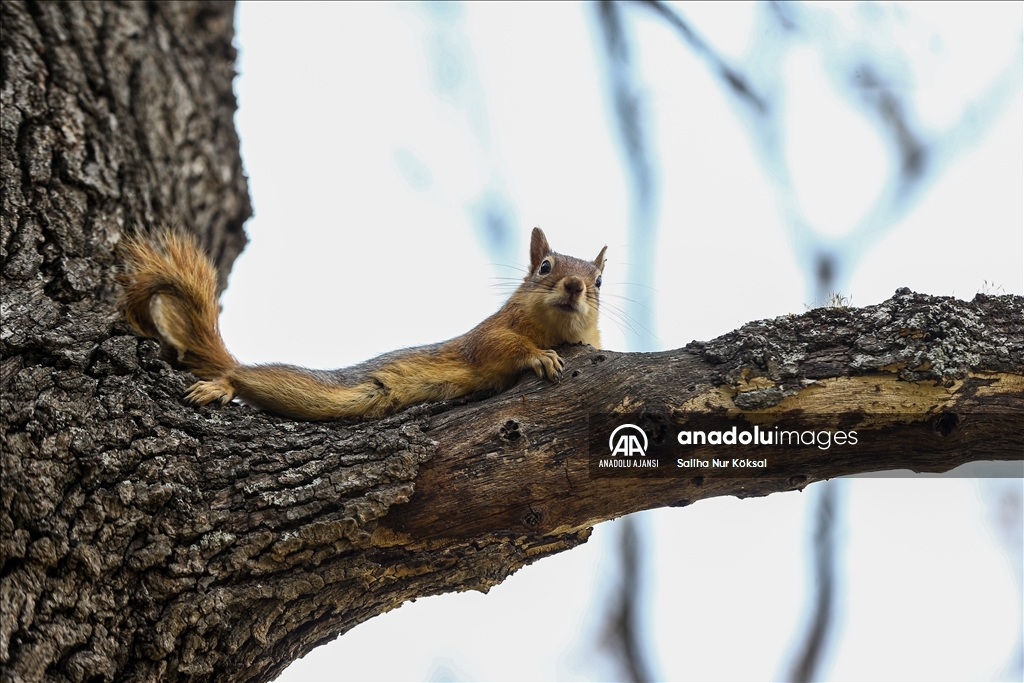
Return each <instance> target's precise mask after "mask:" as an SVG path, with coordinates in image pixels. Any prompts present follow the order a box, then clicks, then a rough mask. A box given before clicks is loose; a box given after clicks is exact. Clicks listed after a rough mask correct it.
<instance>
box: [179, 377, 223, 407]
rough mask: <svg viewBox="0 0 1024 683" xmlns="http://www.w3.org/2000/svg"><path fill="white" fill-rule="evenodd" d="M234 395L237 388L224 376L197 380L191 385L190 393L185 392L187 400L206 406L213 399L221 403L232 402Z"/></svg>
mask: <svg viewBox="0 0 1024 683" xmlns="http://www.w3.org/2000/svg"><path fill="white" fill-rule="evenodd" d="M234 397H235V388H234V387H233V386H231V382H229V381H228V380H226V379H224V378H220V379H214V380H210V381H208V382H196V383H195V384H193V385H192V386H191V387H189V389H188V393H187V394H185V400H186V401H188V402H189V403H194V404H195V405H197V406H205V405H206V404H207V403H212V402H213V401H220V403H221V404H225V403H231V399H233V398H234Z"/></svg>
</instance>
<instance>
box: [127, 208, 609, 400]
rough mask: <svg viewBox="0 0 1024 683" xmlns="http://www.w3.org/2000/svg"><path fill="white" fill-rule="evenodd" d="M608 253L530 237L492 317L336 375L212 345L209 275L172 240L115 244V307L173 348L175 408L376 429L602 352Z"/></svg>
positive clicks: (214, 325) (216, 335)
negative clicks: (567, 350)
mask: <svg viewBox="0 0 1024 683" xmlns="http://www.w3.org/2000/svg"><path fill="white" fill-rule="evenodd" d="M606 250H607V247H605V248H603V249H601V252H600V253H599V254H598V255H597V258H596V259H594V260H593V261H585V260H582V259H578V258H573V257H572V256H565V255H563V254H558V253H555V252H553V251H551V248H550V247H549V246H548V241H547V238H546V237H545V235H544V232H543V231H542V230H541V229H540V228H534V229H533V233H532V235H531V237H530V271H529V273H527V275H526V277H525V278H524V279H523V282H522V284H520V285H519V287H518V288H517V289H516V290H515V292H514V293H513V294H512V296H511V297H509V299H508V301H506V302H505V304H504V305H503V306H502V307H501V308H500V309H499V310H498V312H497V313H495V314H493V315H492V316H490V317H489V318H487V319H486V320H484V321H483V322H482V323H480V324H479V325H477V326H476V327H474V328H473V329H472V330H470V331H469V332H467V333H465V334H463V335H462V336H459V337H455V338H454V339H450V340H449V341H446V342H440V343H437V344H430V345H427V346H418V347H412V348H407V349H401V350H398V351H392V352H390V353H385V354H383V355H381V356H378V357H376V358H374V359H371V360H368V361H365V362H363V363H360V364H358V365H355V366H352V367H349V368H343V369H340V370H310V369H307V368H302V367H297V366H293V365H281V364H276V363H275V364H267V365H242V364H241V363H239V362H238V361H237V360H236V359H235V358H234V356H232V355H231V354H230V353H229V352H228V350H227V347H226V346H225V344H224V340H223V339H222V338H221V335H220V330H219V325H218V317H219V313H220V307H219V305H218V302H217V287H216V283H217V273H216V269H215V268H214V266H213V263H212V262H211V261H210V259H209V258H208V257H207V255H206V254H205V253H204V252H203V251H202V249H201V248H200V247H199V245H198V243H197V242H196V239H195V238H194V237H192V236H191V235H187V234H184V233H181V232H177V231H173V230H166V231H164V232H162V233H161V234H159V235H158V236H156V237H155V238H147V237H145V236H135V237H130V238H128V239H126V240H125V243H124V245H123V247H122V254H123V260H124V268H123V271H122V273H121V275H120V282H121V284H122V287H123V291H122V296H121V306H122V308H123V310H124V312H125V317H126V318H127V320H128V322H129V323H130V324H131V325H132V327H134V328H135V329H136V330H137V331H138V332H139V333H140V334H142V335H145V336H149V337H158V338H160V339H161V340H163V341H164V342H166V343H167V344H169V345H170V346H172V347H174V349H175V350H176V351H177V353H178V360H179V362H181V363H182V364H183V365H184V366H185V367H186V368H187V369H188V370H190V371H191V372H192V373H193V374H195V375H196V376H197V377H199V378H200V380H201V381H199V382H196V383H195V384H193V385H192V386H191V388H190V389H189V391H188V393H187V394H186V396H185V398H186V399H187V400H188V401H190V402H191V403H193V404H196V405H206V404H208V403H211V402H213V401H219V402H220V403H222V404H226V403H229V402H230V401H232V400H233V399H235V398H238V399H240V400H241V401H242V402H243V403H246V404H248V405H251V406H253V407H255V408H258V409H260V410H264V411H266V412H270V413H274V414H277V415H281V416H284V417H288V418H294V419H301V420H333V419H338V418H351V417H367V418H379V417H384V416H386V415H390V414H392V413H395V412H397V411H399V410H402V409H404V408H406V407H408V406H411V405H414V404H417V403H423V402H426V401H441V400H447V399H453V398H458V397H460V396H466V395H468V394H472V393H476V392H491V393H496V392H499V391H503V390H505V389H508V388H509V387H511V386H512V385H513V384H514V383H515V382H516V380H517V379H518V378H519V376H520V375H521V374H522V373H523V372H524V371H526V370H533V371H534V372H535V373H536V374H537V376H538V377H546V378H547V379H549V380H550V381H552V382H558V381H559V380H560V379H561V374H562V370H563V368H564V367H565V366H564V363H563V361H562V359H561V358H560V357H559V356H558V354H557V353H556V352H555V351H554V350H553V348H554V347H556V346H559V345H561V344H573V343H579V342H583V343H586V344H590V345H591V346H594V347H598V348H600V345H601V337H600V333H599V331H598V328H597V318H598V306H599V298H598V293H599V290H600V288H601V273H602V271H603V270H604V265H605V258H604V254H605V251H606Z"/></svg>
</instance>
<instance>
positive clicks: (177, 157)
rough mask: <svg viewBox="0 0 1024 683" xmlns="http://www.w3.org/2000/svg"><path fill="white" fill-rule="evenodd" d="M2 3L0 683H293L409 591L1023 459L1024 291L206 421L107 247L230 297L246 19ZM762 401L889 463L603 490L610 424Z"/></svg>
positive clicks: (569, 354)
mask: <svg viewBox="0 0 1024 683" xmlns="http://www.w3.org/2000/svg"><path fill="white" fill-rule="evenodd" d="M0 11H2V17H0V18H2V50H3V52H2V56H3V61H2V65H0V68H2V88H3V89H2V92H0V104H2V107H3V111H2V134H3V137H2V142H3V148H2V164H3V166H2V192H3V196H2V223H0V229H2V234H0V268H2V288H3V291H2V294H3V326H2V335H0V351H2V366H0V369H2V373H0V388H2V392H3V396H2V402H0V448H2V473H0V482H2V493H0V668H2V674H0V678H2V679H3V680H5V681H36V680H65V679H68V680H74V681H99V680H115V679H126V680H154V679H157V680H179V679H217V680H240V681H249V680H253V681H258V680H269V679H271V678H273V677H274V676H276V675H277V674H279V673H280V672H281V671H282V670H283V669H284V667H285V666H287V665H288V664H289V663H290V662H291V661H293V660H294V659H295V658H297V657H299V656H301V655H303V654H305V653H306V652H308V651H309V650H311V649H312V648H313V647H315V646H316V645H319V644H321V643H323V642H326V641H329V640H331V639H333V638H335V637H336V636H337V635H338V634H340V633H344V632H345V631H347V630H348V629H350V628H351V627H353V626H354V625H356V624H358V623H360V622H362V621H365V620H366V619H369V618H371V617H373V616H375V615H377V614H380V613H382V612H385V611H387V610H389V609H392V608H394V607H397V606H398V605H400V604H402V603H403V602H404V601H406V600H408V599H411V598H415V597H421V596H425V595H433V594H438V593H444V592H449V591H457V590H467V589H478V590H486V589H487V588H489V587H490V586H493V585H495V584H497V583H499V582H501V581H502V580H503V579H505V578H506V577H507V576H508V575H509V574H510V573H512V572H513V571H515V570H516V569H518V568H520V567H522V566H523V565H525V564H528V563H530V562H533V561H535V560H537V559H539V558H542V557H545V556H547V555H551V554H553V553H557V552H560V551H562V550H566V549H568V548H572V547H574V546H576V545H578V544H580V543H582V542H584V541H585V540H586V539H587V537H588V535H589V533H590V527H591V526H592V525H593V524H595V523H597V522H600V521H602V520H606V519H610V518H612V517H616V516H619V515H623V514H626V513H629V512H634V511H637V510H642V509H649V508H654V507H659V506H666V505H685V504H688V503H690V502H693V501H695V500H698V499H701V498H706V497H710V496H717V495H740V496H750V495H765V494H767V493H771V492H774V491H786V490H792V489H796V488H801V487H803V486H805V485H806V484H807V483H810V482H812V481H815V480H819V479H823V478H827V477H832V476H838V475H842V474H850V473H854V472H862V471H869V470H880V469H889V468H894V467H913V468H916V469H924V470H933V471H942V470H946V469H949V468H951V467H954V466H956V465H958V464H961V463H964V462H969V461H972V460H978V459H1011V460H1012V459H1020V458H1021V457H1022V456H1021V452H1022V448H1021V443H1020V435H1021V432H1022V431H1024V430H1022V429H1021V424H1020V417H1019V416H1020V415H1021V414H1022V413H1024V398H1022V393H1024V391H1022V388H1024V377H1022V373H1024V322H1022V321H1024V299H1022V298H1021V297H1015V296H1004V297H985V296H979V297H977V298H976V299H975V300H974V301H973V302H970V303H968V302H963V301H957V300H953V299H949V298H935V297H927V296H922V295H915V294H912V293H910V292H907V291H901V292H899V293H897V296H895V297H894V298H892V299H890V300H889V301H887V302H884V303H883V304H880V305H878V306H873V307H869V308H866V309H857V310H836V309H820V310H817V311H812V312H810V313H808V314H806V315H802V316H798V317H791V318H780V319H777V320H774V321H762V322H757V323H751V324H750V325H747V326H745V327H744V328H742V329H741V330H738V331H737V332H734V333H731V334H729V335H726V336H724V337H721V338H719V339H716V340H714V341H712V342H707V343H702V344H691V345H690V346H688V347H686V348H685V349H680V350H677V351H671V352H665V353H658V354H649V355H647V354H618V353H611V352H598V351H594V350H593V349H584V348H577V349H568V350H564V351H563V355H564V356H565V357H566V358H567V360H568V363H569V366H568V369H567V372H566V375H565V379H564V380H563V382H562V383H561V384H559V385H556V386H552V385H549V384H546V383H542V382H539V381H537V380H534V379H528V380H526V381H524V382H523V383H521V384H520V385H519V386H517V387H516V388H514V389H513V390H511V391H509V392H506V393H505V394H502V395H500V396H497V397H494V398H491V399H488V400H484V401H477V402H469V401H462V402H457V404H440V405H432V406H419V407H416V408H413V409H411V410H408V411H405V412H404V413H402V414H400V415H397V416H395V417H392V418H388V419H385V420H380V421H376V422H353V423H321V424H312V423H303V422H292V421H289V420H284V419H279V418H275V417H271V416H268V415H265V414H262V413H259V412H256V411H253V410H251V409H249V408H246V407H243V406H238V405H230V406H226V407H219V408H206V409H198V410H197V409H195V408H192V407H189V406H187V405H185V404H183V403H182V400H181V397H182V395H183V393H184V391H185V389H186V387H187V386H188V384H189V383H190V377H189V376H188V375H187V374H185V373H182V372H180V371H177V370H175V369H173V368H172V367H171V366H170V365H169V364H168V363H167V362H165V361H164V360H162V359H161V355H160V353H159V348H158V346H157V344H156V343H155V342H153V341H151V340H143V339H139V338H137V337H136V336H134V335H133V334H132V333H131V331H130V330H129V329H128V328H127V326H126V325H125V324H124V323H123V322H122V321H121V318H120V316H119V314H118V312H117V311H116V308H115V298H116V286H115V284H114V278H113V275H114V269H115V252H114V249H115V246H116V245H117V242H118V240H119V239H120V238H121V236H122V235H124V234H125V232H126V231H128V230H129V229H130V228H131V226H133V225H139V226H151V225H159V224H165V223H170V224H177V225H180V226H187V227H188V228H189V229H192V230H194V231H195V232H196V233H197V234H199V235H200V237H201V239H202V241H203V243H204V244H205V245H206V246H207V247H208V248H209V249H210V250H211V253H213V254H214V256H215V260H216V261H217V263H218V265H219V267H220V271H221V275H222V277H224V276H226V274H227V272H228V269H229V268H230V266H231V263H232V261H233V260H234V258H235V256H237V254H238V253H239V251H240V250H241V248H242V246H243V244H244V242H245V237H244V235H243V233H242V225H243V223H244V222H245V220H246V219H247V218H248V216H249V214H250V208H249V202H248V197H247V194H246V183H245V177H244V174H243V172H242V167H241V162H240V159H239V151H238V140H237V137H236V135H235V132H234V128H233V125H232V116H233V113H234V109H235V99H234V96H233V95H232V90H231V82H232V78H233V77H234V68H233V62H234V57H235V53H234V50H233V48H232V47H231V39H232V35H233V26H232V22H233V7H232V6H231V5H230V4H220V3H216V4H207V3H200V4H190V3H151V4H140V3H125V4H116V3H89V4H57V3H39V4H36V3H26V2H14V1H10V2H8V1H6V0H5V2H3V3H2V4H0ZM383 350H384V349H382V351H383ZM741 410H742V411H760V412H761V413H768V414H772V415H774V416H775V417H779V418H781V417H784V416H785V415H793V414H798V413H799V412H800V411H804V414H820V413H829V414H830V415H832V416H833V419H834V421H835V422H836V424H840V425H842V426H843V428H844V429H847V430H850V429H860V430H862V433H863V434H864V437H863V441H864V443H866V444H869V447H867V448H865V449H864V450H862V451H860V452H859V455H857V457H838V456H837V457H833V458H822V457H820V454H817V455H816V454H815V453H814V452H811V453H810V454H809V455H807V456H796V457H794V458H793V459H792V460H791V462H790V463H789V470H788V471H787V472H786V473H785V474H784V476H783V475H779V476H766V477H754V478H752V477H739V478H737V477H732V478H729V477H719V476H714V475H708V476H706V477H705V476H686V477H682V478H671V477H666V478H655V479H651V478H621V477H610V478H606V477H597V476H591V475H592V472H591V470H590V464H589V462H588V460H587V458H586V453H587V426H586V425H587V418H588V416H589V415H594V414H598V413H621V414H623V415H627V414H628V415H631V416H638V417H636V419H638V420H646V421H648V422H650V421H652V420H653V421H654V422H657V421H658V420H667V422H665V424H666V425H667V424H668V423H669V422H671V421H672V420H673V419H675V418H676V417H678V416H679V415H682V414H684V413H690V412H701V411H704V412H708V411H711V412H715V411H717V412H719V413H723V412H729V413H736V412H738V411H741ZM894 415H895V416H896V417H895V419H894V418H893V416H894ZM880 416H881V417H880ZM631 419H632V418H631ZM663 431H665V433H666V434H668V438H669V440H671V438H672V436H671V432H669V431H668V430H667V428H666V430H663ZM832 453H838V451H832Z"/></svg>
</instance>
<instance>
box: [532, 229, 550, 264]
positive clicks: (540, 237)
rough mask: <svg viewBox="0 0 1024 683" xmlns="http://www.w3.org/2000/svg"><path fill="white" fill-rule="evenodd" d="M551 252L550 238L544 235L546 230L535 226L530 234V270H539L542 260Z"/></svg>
mask: <svg viewBox="0 0 1024 683" xmlns="http://www.w3.org/2000/svg"><path fill="white" fill-rule="evenodd" d="M550 253H551V247H549V246H548V238H547V237H545V236H544V231H543V230H541V229H540V228H534V229H533V234H531V235H530V272H533V271H535V270H537V268H539V267H540V262H541V261H542V260H544V257H545V256H547V255H548V254H550Z"/></svg>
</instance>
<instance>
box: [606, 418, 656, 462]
mask: <svg viewBox="0 0 1024 683" xmlns="http://www.w3.org/2000/svg"><path fill="white" fill-rule="evenodd" d="M616 435H618V440H616ZM640 439H643V445H642V446H641V445H640ZM608 450H610V451H611V452H612V457H614V456H616V455H624V456H626V457H633V456H638V457H641V458H642V457H644V455H645V454H646V453H647V435H646V434H644V430H642V429H640V428H639V427H637V426H636V425H634V424H624V425H619V426H618V427H616V428H615V431H613V432H612V435H611V436H609V437H608Z"/></svg>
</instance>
